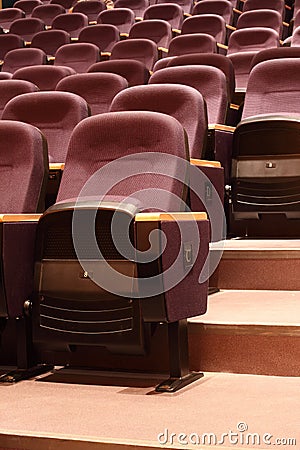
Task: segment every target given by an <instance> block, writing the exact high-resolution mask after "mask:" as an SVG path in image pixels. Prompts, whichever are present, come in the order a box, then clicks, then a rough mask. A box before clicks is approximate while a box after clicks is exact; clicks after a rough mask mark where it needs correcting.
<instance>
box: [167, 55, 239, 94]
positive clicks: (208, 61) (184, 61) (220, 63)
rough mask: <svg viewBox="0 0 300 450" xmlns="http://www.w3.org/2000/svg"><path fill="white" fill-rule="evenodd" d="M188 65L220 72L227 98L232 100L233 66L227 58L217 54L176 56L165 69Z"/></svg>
mask: <svg viewBox="0 0 300 450" xmlns="http://www.w3.org/2000/svg"><path fill="white" fill-rule="evenodd" d="M190 65H205V66H206V65H207V66H213V67H217V68H218V69H220V70H222V72H223V73H224V75H225V77H226V80H227V86H228V95H229V98H230V99H232V98H233V94H234V91H235V75H234V67H233V64H232V62H231V61H230V59H229V58H226V56H224V55H219V54H217V53H194V54H190V55H181V56H176V57H175V58H172V59H170V60H169V62H168V64H167V67H176V66H190Z"/></svg>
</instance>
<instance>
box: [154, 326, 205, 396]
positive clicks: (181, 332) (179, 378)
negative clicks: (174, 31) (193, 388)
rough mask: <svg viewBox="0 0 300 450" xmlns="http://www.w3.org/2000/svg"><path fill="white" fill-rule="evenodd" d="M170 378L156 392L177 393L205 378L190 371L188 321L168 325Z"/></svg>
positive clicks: (199, 373) (201, 374) (198, 373)
mask: <svg viewBox="0 0 300 450" xmlns="http://www.w3.org/2000/svg"><path fill="white" fill-rule="evenodd" d="M168 344H169V361H170V378H169V379H168V380H166V381H163V382H162V383H160V384H159V385H158V386H157V387H156V389H155V390H156V392H176V391H178V390H179V389H182V388H183V387H185V386H187V385H188V384H190V383H193V382H194V381H196V380H198V379H199V378H202V377H203V373H201V372H190V371H189V348H188V332H187V320H186V319H184V320H179V321H177V322H173V323H169V324H168Z"/></svg>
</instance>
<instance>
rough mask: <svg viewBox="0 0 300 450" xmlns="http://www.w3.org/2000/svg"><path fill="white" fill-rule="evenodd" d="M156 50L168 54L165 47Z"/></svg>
mask: <svg viewBox="0 0 300 450" xmlns="http://www.w3.org/2000/svg"><path fill="white" fill-rule="evenodd" d="M158 50H160V51H161V52H165V53H168V52H169V50H168V49H167V48H165V47H158Z"/></svg>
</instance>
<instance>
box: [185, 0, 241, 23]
mask: <svg viewBox="0 0 300 450" xmlns="http://www.w3.org/2000/svg"><path fill="white" fill-rule="evenodd" d="M192 14H193V16H196V15H197V14H216V15H217V16H222V17H223V18H224V20H225V22H226V23H228V24H231V22H232V16H233V9H232V4H231V3H230V1H228V0H214V1H213V2H212V1H211V0H201V1H200V2H198V3H196V4H195V6H194V8H193V11H192Z"/></svg>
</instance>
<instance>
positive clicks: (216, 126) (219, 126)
mask: <svg viewBox="0 0 300 450" xmlns="http://www.w3.org/2000/svg"><path fill="white" fill-rule="evenodd" d="M208 129H209V130H220V131H230V132H231V133H233V132H234V130H235V127H230V126H229V125H222V124H219V123H210V124H209V125H208Z"/></svg>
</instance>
